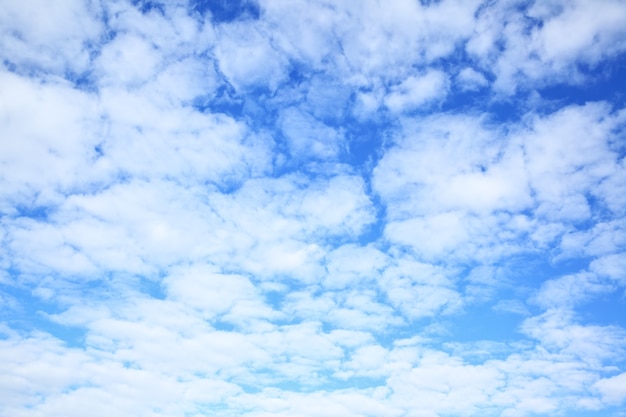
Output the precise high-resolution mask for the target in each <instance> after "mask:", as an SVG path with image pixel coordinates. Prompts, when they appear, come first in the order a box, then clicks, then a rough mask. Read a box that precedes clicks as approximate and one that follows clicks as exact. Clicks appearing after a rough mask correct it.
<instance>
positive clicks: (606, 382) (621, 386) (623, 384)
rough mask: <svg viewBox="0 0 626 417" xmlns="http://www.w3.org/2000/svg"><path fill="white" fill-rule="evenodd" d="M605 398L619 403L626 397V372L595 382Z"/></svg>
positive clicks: (611, 402) (612, 402) (613, 402)
mask: <svg viewBox="0 0 626 417" xmlns="http://www.w3.org/2000/svg"><path fill="white" fill-rule="evenodd" d="M594 388H596V389H597V390H598V391H600V393H601V394H602V397H603V399H604V400H606V401H608V402H609V403H610V404H616V405H619V404H621V403H623V402H624V400H625V399H626V372H625V373H621V374H619V375H615V376H612V377H610V378H603V379H601V380H599V381H598V382H596V383H595V384H594Z"/></svg>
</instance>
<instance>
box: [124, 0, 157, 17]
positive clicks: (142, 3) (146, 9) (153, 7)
mask: <svg viewBox="0 0 626 417" xmlns="http://www.w3.org/2000/svg"><path fill="white" fill-rule="evenodd" d="M132 4H133V6H135V7H136V8H137V9H138V10H139V11H140V12H141V13H142V14H147V13H150V12H153V11H154V12H157V13H159V14H160V15H164V14H165V8H164V6H163V4H162V3H161V2H158V1H151V0H132Z"/></svg>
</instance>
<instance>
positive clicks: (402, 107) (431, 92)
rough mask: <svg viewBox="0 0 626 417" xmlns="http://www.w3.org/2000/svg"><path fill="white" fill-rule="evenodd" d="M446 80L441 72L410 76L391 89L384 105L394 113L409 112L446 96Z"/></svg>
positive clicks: (433, 71)
mask: <svg viewBox="0 0 626 417" xmlns="http://www.w3.org/2000/svg"><path fill="white" fill-rule="evenodd" d="M447 89H448V79H447V77H446V75H445V74H444V73H443V72H441V71H435V70H432V71H429V72H427V73H425V74H424V75H420V76H417V77H415V76H411V77H409V78H407V79H406V80H404V81H403V82H402V83H400V84H399V85H396V86H393V87H391V92H390V93H389V94H388V95H387V96H386V97H385V105H386V106H387V108H389V110H391V111H392V112H394V113H398V112H404V111H411V110H414V109H415V108H418V107H420V106H423V105H425V104H427V103H429V102H433V101H437V100H441V99H443V98H444V97H445V96H446V93H447Z"/></svg>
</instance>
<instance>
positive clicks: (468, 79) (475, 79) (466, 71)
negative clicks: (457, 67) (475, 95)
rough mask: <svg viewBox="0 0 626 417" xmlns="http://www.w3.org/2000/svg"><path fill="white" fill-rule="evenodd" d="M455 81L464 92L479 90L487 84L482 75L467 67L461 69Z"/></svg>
mask: <svg viewBox="0 0 626 417" xmlns="http://www.w3.org/2000/svg"><path fill="white" fill-rule="evenodd" d="M456 80H457V82H458V83H459V84H460V85H461V89H462V90H464V91H474V90H479V89H480V88H482V87H486V86H487V85H488V84H489V82H488V81H487V79H486V78H485V76H484V75H483V74H481V73H480V72H478V71H476V70H475V69H473V68H469V67H467V68H463V69H462V70H461V72H459V74H458V75H457V77H456Z"/></svg>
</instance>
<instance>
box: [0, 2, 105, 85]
mask: <svg viewBox="0 0 626 417" xmlns="http://www.w3.org/2000/svg"><path fill="white" fill-rule="evenodd" d="M101 18H102V10H101V9H100V7H99V4H97V3H96V2H92V1H82V0H70V1H63V2H59V1H42V0H28V1H24V2H20V3H15V2H11V1H7V2H3V4H2V12H0V27H2V32H1V33H2V35H1V36H0V50H2V52H1V55H2V57H3V58H4V59H6V60H9V62H12V63H13V64H16V65H20V66H24V67H26V68H34V69H35V70H43V71H51V72H52V73H54V74H58V75H63V74H64V72H65V71H73V72H76V73H82V72H83V71H87V70H88V69H89V65H90V52H91V51H90V50H89V47H87V45H88V44H89V43H97V42H98V41H99V37H100V36H101V33H102V31H103V30H104V27H105V25H104V24H103V22H102V21H101Z"/></svg>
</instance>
